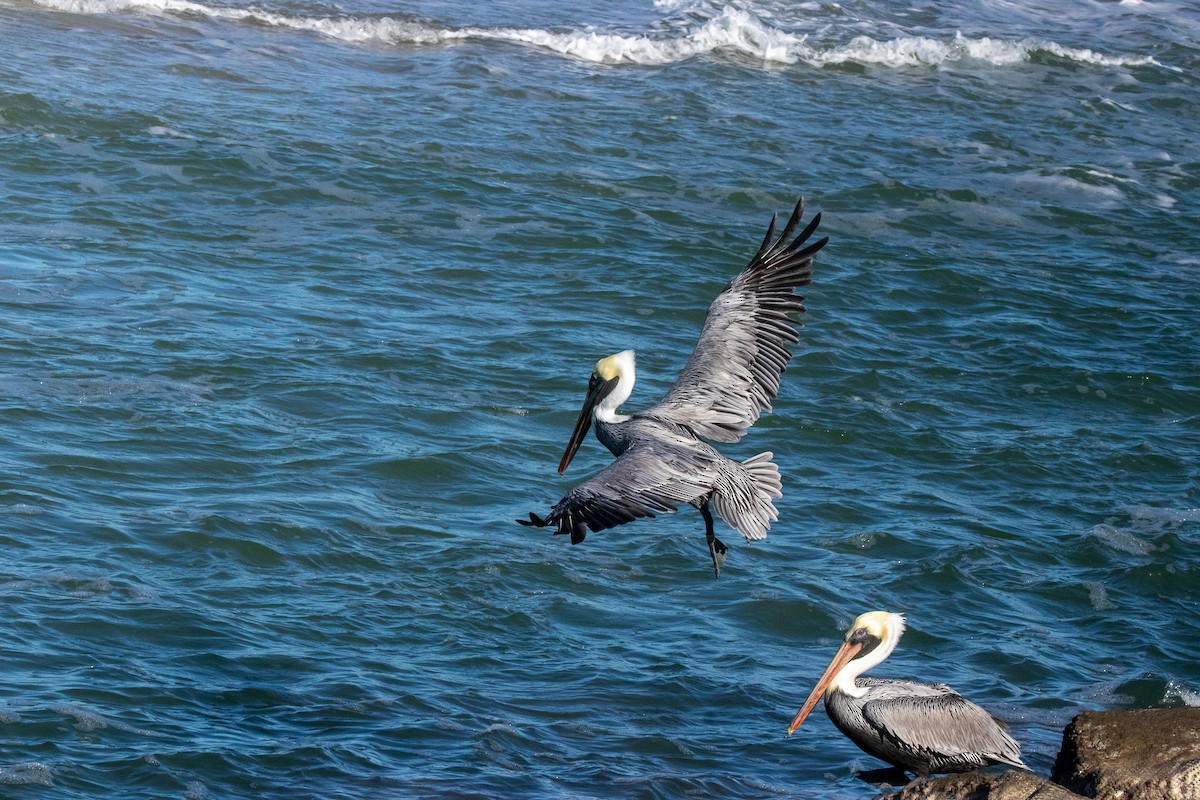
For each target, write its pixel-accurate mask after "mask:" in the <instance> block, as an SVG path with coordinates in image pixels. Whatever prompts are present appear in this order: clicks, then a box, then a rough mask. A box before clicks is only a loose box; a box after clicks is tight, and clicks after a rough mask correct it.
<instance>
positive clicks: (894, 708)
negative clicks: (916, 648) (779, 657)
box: [788, 611, 1029, 777]
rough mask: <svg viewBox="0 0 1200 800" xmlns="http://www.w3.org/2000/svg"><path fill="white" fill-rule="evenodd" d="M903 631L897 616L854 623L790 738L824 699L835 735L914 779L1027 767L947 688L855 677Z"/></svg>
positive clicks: (876, 615) (985, 718)
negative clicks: (994, 767) (1005, 766)
mask: <svg viewBox="0 0 1200 800" xmlns="http://www.w3.org/2000/svg"><path fill="white" fill-rule="evenodd" d="M902 633H904V617H902V616H900V615H899V614H889V613H887V612H886V611H872V612H870V613H868V614H863V615H862V616H861V617H859V618H858V619H856V620H854V624H853V625H851V626H850V630H849V631H847V632H846V638H845V640H844V641H843V642H842V646H841V648H839V649H838V651H837V655H835V656H834V657H833V661H832V662H831V663H830V665H829V668H828V669H826V670H825V674H824V675H822V676H821V680H819V681H817V686H816V688H815V689H813V690H812V694H810V695H809V696H808V700H806V701H805V702H804V706H803V707H802V708H801V709H800V711H798V712H797V713H796V716H795V717H794V718H793V719H792V724H791V725H789V726H788V735H789V736H790V735H791V733H792V731H794V730H796V728H798V727H799V726H800V723H802V722H804V719H805V717H807V716H808V715H809V712H811V711H812V710H813V708H814V707H815V706H816V705H817V701H818V700H820V699H821V695H825V711H826V713H827V714H829V718H830V719H831V720H833V724H834V725H836V726H837V727H838V730H840V731H841V732H842V733H844V734H846V736H848V737H850V740H851V741H852V742H854V743H855V744H856V745H858V746H859V747H861V748H862V749H863V750H864V751H866V752H867V753H870V754H871V755H873V756H875V757H876V758H882V759H883V760H884V761H888V762H890V763H891V764H893V765H895V766H896V767H899V768H900V769H902V770H908V771H909V772H912V773H915V774H916V775H917V776H918V777H924V776H926V775H928V774H929V773H931V772H968V771H970V770H973V769H978V768H979V767H986V766H988V765H989V764H1008V765H1009V766H1013V767H1020V768H1021V769H1029V768H1028V767H1027V766H1025V764H1024V763H1023V762H1022V761H1021V748H1020V745H1018V744H1017V743H1016V742H1015V741H1013V738H1012V737H1011V736H1009V735H1008V733H1007V732H1006V731H1005V730H1004V727H1003V726H1002V725H1001V724H1000V723H999V722H997V721H996V720H995V719H993V718H992V715H991V714H989V713H987V712H986V711H984V710H983V709H982V708H980V707H979V706H977V705H975V704H974V703H972V702H971V701H970V700H967V699H966V698H965V697H963V696H962V695H960V694H959V693H958V692H956V691H954V690H953V689H951V688H950V687H949V686H946V685H945V684H942V683H921V682H919V681H907V680H902V679H896V678H859V677H858V676H859V675H861V674H862V673H864V672H866V671H867V670H869V669H870V668H871V667H873V666H875V665H876V664H879V663H880V662H881V661H883V660H884V659H885V658H887V657H888V656H889V655H890V654H891V652H892V650H894V649H895V648H896V643H897V642H899V641H900V635H901V634H902ZM827 690H828V691H827Z"/></svg>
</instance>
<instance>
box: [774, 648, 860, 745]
mask: <svg viewBox="0 0 1200 800" xmlns="http://www.w3.org/2000/svg"><path fill="white" fill-rule="evenodd" d="M862 649H863V646H862V644H860V643H855V644H851V643H850V642H843V643H842V646H841V647H840V648H838V651H837V653H836V654H835V655H834V657H833V661H831V662H829V666H828V667H826V668H825V674H824V675H822V676H821V680H819V681H817V685H816V687H815V688H814V689H813V690H812V694H810V695H809V696H808V699H807V700H805V701H804V705H803V706H801V707H800V710H799V711H797V712H796V716H794V717H792V724H791V725H788V736H791V735H792V731H794V730H796V728H799V727H800V723H801V722H804V720H805V718H806V717H807V716H808V715H809V714H811V713H812V710H813V709H814V708H816V707H817V701H818V700H820V699H821V695H823V694H825V690H826V689H828V688H829V684H831V683H833V679H834V678H836V677H837V674H838V673H839V672H841V671H842V667H844V666H846V664H847V662H849V661H850V659H852V658H854V657H855V656H856V655H858V653H859V651H860V650H862Z"/></svg>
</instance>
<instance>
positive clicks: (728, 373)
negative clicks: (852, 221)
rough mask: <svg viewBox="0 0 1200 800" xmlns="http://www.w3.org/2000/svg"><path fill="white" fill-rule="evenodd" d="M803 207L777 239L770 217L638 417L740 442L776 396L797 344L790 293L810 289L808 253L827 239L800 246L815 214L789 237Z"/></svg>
mask: <svg viewBox="0 0 1200 800" xmlns="http://www.w3.org/2000/svg"><path fill="white" fill-rule="evenodd" d="M803 211H804V201H803V200H800V202H798V203H796V208H795V210H794V211H793V212H792V216H791V218H790V219H789V220H788V222H787V224H786V225H785V226H784V228H783V232H782V233H780V235H779V237H778V238H775V239H773V238H772V237H774V234H775V221H776V220H775V218H774V217H772V218H771V224H770V226H769V227H768V228H767V235H766V237H765V238H764V239H763V243H762V246H761V247H760V248H759V250H758V252H757V253H756V254H755V255H754V258H752V259H751V260H750V263H749V264H748V265H747V266H746V268H745V269H743V270H742V271H741V272H740V273H739V274H738V276H737V277H736V278H734V279H733V281H731V282H730V284H729V286H727V287H726V288H725V290H724V291H723V292H721V294H719V295H718V296H717V299H716V300H714V301H713V302H712V305H710V306H709V308H708V317H707V318H706V320H705V322H704V328H703V330H701V332H700V340H699V341H698V342H697V343H696V349H695V350H694V351H693V352H692V356H691V358H690V359H688V362H687V364H686V365H685V366H684V368H683V371H682V372H681V373H680V374H679V378H678V379H677V380H676V381H675V384H674V385H673V386H672V387H671V389H670V391H668V392H667V395H666V397H664V398H663V400H662V402H660V403H659V404H658V405H656V406H655V407H654V408H652V409H650V410H649V411H647V412H645V414H646V416H654V417H658V418H660V419H665V420H670V421H672V422H676V423H678V424H681V425H686V426H687V427H689V428H690V429H691V430H693V431H694V432H695V433H696V435H697V436H700V437H703V438H705V439H710V440H712V441H718V442H736V441H737V440H739V439H741V438H742V436H743V435H744V434H745V433H746V430H747V429H749V427H750V426H751V425H753V424H754V423H755V422H756V421H757V420H758V417H759V415H760V414H761V413H762V412H764V411H770V410H771V401H772V400H774V399H775V396H776V394H778V392H779V379H780V375H781V374H782V372H783V370H784V367H785V366H786V365H787V362H788V359H790V358H791V355H792V354H791V352H790V351H789V350H788V346H790V345H793V344H795V343H796V342H797V341H799V337H798V336H797V335H796V323H794V322H793V321H792V320H791V318H790V317H789V314H791V313H793V312H802V311H804V305H803V300H804V298H803V297H801V296H799V295H797V294H796V293H795V289H796V288H797V287H800V286H807V285H808V284H810V283H812V257H813V254H814V253H816V252H817V251H818V250H820V249H821V248H822V247H824V246H825V243H826V242H827V241H829V239H828V237H824V238H822V239H819V240H818V241H816V242H814V243H812V244H810V245H808V246H807V247H803V245H804V244H805V243H806V242H807V240H808V238H809V237H810V236H811V235H812V233H813V231H815V230H816V228H817V225H818V224H819V223H820V221H821V215H820V214H817V215H816V216H815V217H813V219H812V221H811V222H809V223H808V225H807V226H806V227H805V228H804V230H803V231H801V232H800V234H799V235H798V236H796V237H795V239H792V240H791V241H790V242H789V239H791V237H792V234H794V233H795V232H796V228H797V227H799V225H800V217H801V214H802V213H803Z"/></svg>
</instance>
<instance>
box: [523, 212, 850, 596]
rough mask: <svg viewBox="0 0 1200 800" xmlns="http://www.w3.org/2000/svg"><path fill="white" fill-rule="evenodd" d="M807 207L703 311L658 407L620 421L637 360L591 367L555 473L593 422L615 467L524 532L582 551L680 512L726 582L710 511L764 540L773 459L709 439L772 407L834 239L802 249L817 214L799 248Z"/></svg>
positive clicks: (772, 515)
mask: <svg viewBox="0 0 1200 800" xmlns="http://www.w3.org/2000/svg"><path fill="white" fill-rule="evenodd" d="M803 210H804V201H803V200H800V201H799V202H798V203H796V208H795V210H794V211H793V212H792V216H791V218H790V219H789V220H788V222H787V225H785V226H784V228H783V232H782V233H781V234H780V235H779V237H778V238H772V237H774V234H775V222H776V219H775V217H771V224H770V226H769V227H768V228H767V235H766V237H765V238H764V239H763V243H762V246H761V247H759V249H758V252H757V253H756V254H755V255H754V258H752V259H750V263H749V264H748V265H747V266H746V268H745V269H743V270H742V271H741V272H740V273H739V274H738V275H737V277H735V278H734V279H733V280H732V281H731V282H730V283H729V285H728V286H727V287H725V290H724V291H723V292H721V294H719V295H717V299H716V300H714V301H713V303H712V305H710V306H709V307H708V317H707V319H706V320H705V322H704V328H703V329H702V330H701V332H700V340H699V341H698V342H697V343H696V349H695V350H694V351H693V352H692V356H691V358H690V359H688V362H687V364H686V365H685V366H684V368H683V372H682V373H680V375H679V378H678V379H677V380H676V381H675V384H674V385H673V386H672V387H671V389H670V391H668V392H667V395H666V397H664V398H663V399H662V400H661V401H660V402H659V403H658V405H656V406H654V407H653V408H650V409H647V410H646V411H640V412H638V413H636V414H632V415H629V416H625V415H623V414H618V413H617V409H618V408H619V407H620V406H621V404H622V403H624V402H625V401H626V400H628V399H629V395H630V393H631V392H632V391H633V382H634V355H633V351H632V350H624V351H622V352H620V353H617V354H616V355H611V356H609V357H608V358H602V359H600V361H598V362H597V363H596V369H595V371H594V372H593V373H592V377H591V381H590V382H589V383H588V389H587V396H586V398H585V399H584V402H583V410H582V411H581V412H580V413H579V421H578V422H576V423H575V429H574V431H572V433H571V438H570V441H569V443H568V444H567V451H566V454H565V455H563V457H562V462H561V463H560V464H559V465H558V473H559V474H560V475H561V474H562V473H563V472H564V471H565V470H566V468H567V465H568V464H570V463H571V459H572V458H573V457H574V456H575V453H576V451H577V450H578V449H579V445H580V443H581V442H582V441H583V439H584V437H585V436H586V435H587V432H588V428H589V427H590V426H591V425H592V423H593V422H594V423H595V425H596V438H597V439H599V440H600V441H601V442H602V443H603V444H604V446H605V447H607V448H608V449H609V450H611V451H612V453H613V455H615V456H616V457H617V459H616V460H615V461H614V462H613V463H612V464H610V465H609V466H608V467H606V468H605V469H603V470H601V471H600V472H599V473H597V474H596V475H595V476H593V477H592V478H590V479H589V480H586V481H584V482H583V483H581V484H579V485H578V486H576V487H575V488H574V489H572V490H571V491H570V492H568V493H567V495H566V496H565V497H563V499H562V500H560V501H559V502H558V503H557V504H556V505H555V506H554V507H553V508H552V509H550V513H549V514H547V515H546V517H545V518H542V517H539V516H538V515H537V514H533V513H531V514H530V515H529V519H528V520H518V522H520V523H521V524H523V525H534V526H537V527H546V526H557V528H558V530H557V531H556V533H565V534H570V535H571V543H572V544H578V543H579V542H582V541H583V539H584V537H585V536H586V535H587V531H588V529H589V528H590V529H591V530H593V531H602V530H604V529H605V528H611V527H614V526H616V525H622V524H624V523H626V522H631V521H632V520H635V519H637V518H638V517H652V516H654V514H655V513H656V512H658V513H662V512H671V511H674V510H675V509H676V508H678V507H679V506H680V505H682V504H684V503H689V504H691V505H693V506H695V507H696V508H698V509H700V513H701V515H703V517H704V525H705V533H706V535H707V541H708V551H709V554H710V555H711V556H712V562H713V570H714V572H715V573H716V575H717V577H720V575H721V565H722V564H723V563H724V562H725V556H726V553H727V551H728V550H727V548H726V547H725V545H724V544H723V543H722V542H721V540H720V539H718V538H717V537H716V536H715V535H714V533H713V517H712V512H711V511H710V506H711V508H712V509H715V510H716V512H717V515H718V516H719V517H721V519H723V520H725V522H727V523H729V525H730V527H732V528H734V529H735V530H737V531H738V532H739V533H741V534H742V535H743V536H745V537H746V538H747V539H762V538H764V537H765V536H766V535H767V529H768V528H770V527H771V522H772V521H774V520H777V519H779V515H778V512H776V510H775V505H774V503H772V502H771V501H772V499H773V498H777V497H780V496H781V492H780V481H779V468H778V467H776V466H775V464H774V463H772V461H771V458H772V457H773V454H772V453H759V454H758V455H756V456H753V457H751V458H748V459H746V460H745V461H742V462H737V461H733V460H730V459H728V458H726V457H725V456H723V455H721V454H720V453H719V452H717V450H716V449H715V448H713V447H712V446H711V445H709V444H707V443H705V442H704V441H702V440H703V439H708V440H711V441H716V442H736V441H737V440H739V439H741V438H742V435H743V434H745V433H746V430H747V429H748V428H749V427H750V426H751V425H753V424H754V422H755V421H756V420H757V419H758V417H759V414H761V413H762V412H764V411H770V410H771V401H772V400H773V399H774V398H775V395H776V394H777V393H778V391H779V378H780V374H781V373H782V372H783V369H784V367H785V366H786V365H787V362H788V359H789V358H791V353H790V352H789V351H788V349H787V347H788V345H791V344H795V343H796V342H798V341H799V337H798V336H797V335H796V325H795V324H794V323H793V322H792V321H791V319H790V318H789V316H788V315H789V313H791V312H800V311H804V305H803V303H802V301H803V300H804V298H803V297H801V296H799V295H797V294H795V291H794V290H795V289H796V288H797V287H799V286H807V285H808V284H809V283H811V282H812V257H813V254H814V253H816V252H817V251H818V250H820V249H821V248H822V247H824V246H825V243H826V242H827V241H828V237H825V238H823V239H820V240H818V241H816V242H813V243H812V244H808V245H807V246H804V245H805V244H806V242H807V241H808V238H809V237H810V236H811V235H812V233H813V231H815V230H816V228H817V225H818V224H819V223H820V221H821V215H820V214H818V215H816V216H815V217H813V219H812V221H811V222H809V223H808V225H807V226H806V227H805V228H804V230H803V231H801V232H800V234H799V235H798V236H796V237H795V239H792V238H791V237H792V234H794V233H795V232H796V229H797V228H798V227H799V225H800V217H801V214H802V212H803Z"/></svg>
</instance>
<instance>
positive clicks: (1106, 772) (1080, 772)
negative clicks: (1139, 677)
mask: <svg viewBox="0 0 1200 800" xmlns="http://www.w3.org/2000/svg"><path fill="white" fill-rule="evenodd" d="M1050 778H1051V780H1053V781H1055V782H1057V783H1060V784H1062V785H1063V786H1066V787H1068V788H1070V789H1072V790H1073V791H1075V792H1078V793H1079V794H1082V795H1084V796H1086V797H1094V798H1097V800H1200V708H1152V709H1145V710H1141V711H1088V712H1084V713H1083V714H1080V715H1079V716H1078V717H1076V718H1075V719H1074V720H1072V721H1071V724H1070V725H1068V726H1067V729H1066V730H1065V731H1063V744H1062V749H1061V750H1060V751H1059V753H1058V759H1057V760H1056V761H1055V762H1054V770H1053V771H1052V772H1051V773H1050Z"/></svg>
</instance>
